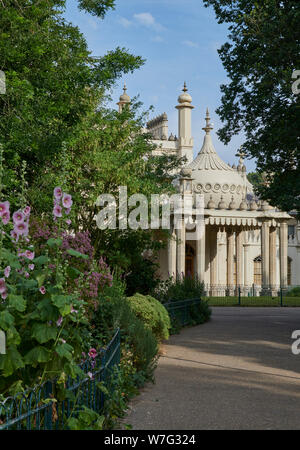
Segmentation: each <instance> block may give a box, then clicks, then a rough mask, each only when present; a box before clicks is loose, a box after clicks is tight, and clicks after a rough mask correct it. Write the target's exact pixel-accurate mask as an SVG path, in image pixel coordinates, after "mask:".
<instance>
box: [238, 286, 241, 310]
mask: <svg viewBox="0 0 300 450" xmlns="http://www.w3.org/2000/svg"><path fill="white" fill-rule="evenodd" d="M238 293H239V306H241V288H240V286H239V288H238Z"/></svg>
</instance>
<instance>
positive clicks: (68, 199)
mask: <svg viewBox="0 0 300 450" xmlns="http://www.w3.org/2000/svg"><path fill="white" fill-rule="evenodd" d="M62 204H63V206H64V207H65V208H67V209H70V208H71V206H72V204H73V200H72V197H71V195H70V194H64V195H63V199H62Z"/></svg>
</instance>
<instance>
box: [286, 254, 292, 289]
mask: <svg viewBox="0 0 300 450" xmlns="http://www.w3.org/2000/svg"><path fill="white" fill-rule="evenodd" d="M287 284H288V286H290V285H291V284H292V258H290V257H289V256H288V262H287Z"/></svg>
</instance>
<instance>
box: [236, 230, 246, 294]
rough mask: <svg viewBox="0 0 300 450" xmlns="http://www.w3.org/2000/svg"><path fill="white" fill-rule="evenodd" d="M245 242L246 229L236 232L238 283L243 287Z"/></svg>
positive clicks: (238, 285)
mask: <svg viewBox="0 0 300 450" xmlns="http://www.w3.org/2000/svg"><path fill="white" fill-rule="evenodd" d="M243 243H244V231H243V230H241V229H240V230H238V231H237V233H236V284H237V287H238V288H239V287H240V288H241V290H242V289H243Z"/></svg>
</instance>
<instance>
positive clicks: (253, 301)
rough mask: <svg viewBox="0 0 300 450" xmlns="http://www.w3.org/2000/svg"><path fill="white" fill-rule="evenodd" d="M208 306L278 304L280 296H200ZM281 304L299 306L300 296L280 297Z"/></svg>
mask: <svg viewBox="0 0 300 450" xmlns="http://www.w3.org/2000/svg"><path fill="white" fill-rule="evenodd" d="M202 299H203V300H207V301H208V304H209V305H210V306H280V297H267V296H261V297H241V304H240V305H239V299H238V297H202ZM282 306H300V297H282Z"/></svg>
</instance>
